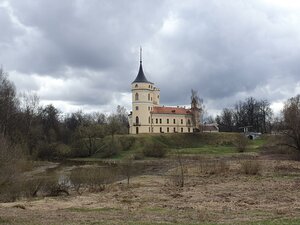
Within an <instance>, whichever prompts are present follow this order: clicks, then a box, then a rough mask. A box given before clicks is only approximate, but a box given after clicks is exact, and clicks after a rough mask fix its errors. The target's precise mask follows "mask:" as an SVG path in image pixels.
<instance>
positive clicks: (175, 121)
mask: <svg viewBox="0 0 300 225" xmlns="http://www.w3.org/2000/svg"><path fill="white" fill-rule="evenodd" d="M131 92H132V111H131V112H130V114H129V133H130V134H140V133H191V132H196V131H199V128H200V112H201V109H200V108H199V106H198V102H197V99H192V103H191V108H189V109H186V108H184V107H178V106H177V107H167V106H160V105H159V99H160V90H159V88H157V87H155V85H154V83H152V82H150V81H148V80H147V78H146V76H145V74H144V72H143V66H142V49H140V68H139V72H138V75H137V76H136V78H135V80H134V81H133V82H132V83H131Z"/></svg>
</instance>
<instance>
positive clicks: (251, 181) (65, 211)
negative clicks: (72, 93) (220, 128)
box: [0, 159, 300, 224]
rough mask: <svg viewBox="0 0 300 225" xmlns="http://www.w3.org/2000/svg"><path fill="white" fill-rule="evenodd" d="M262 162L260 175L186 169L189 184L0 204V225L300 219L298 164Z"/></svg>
mask: <svg viewBox="0 0 300 225" xmlns="http://www.w3.org/2000/svg"><path fill="white" fill-rule="evenodd" d="M256 160H259V161H260V163H261V165H262V169H261V172H260V173H261V174H260V175H244V174H242V173H241V169H240V164H239V161H238V160H230V161H227V165H229V168H228V170H227V171H225V172H224V173H223V172H222V173H221V172H220V173H217V172H212V171H208V173H205V172H203V171H202V172H199V168H198V164H197V163H192V164H188V166H187V167H188V168H187V175H186V184H185V187H183V188H178V187H175V186H174V185H173V183H172V179H170V178H169V175H170V174H171V173H172V171H167V172H165V173H164V175H163V176H155V175H142V176H138V177H135V178H133V179H132V180H131V185H130V187H129V188H128V187H127V185H126V184H125V181H124V182H123V181H122V182H117V183H114V184H112V185H109V186H108V187H107V189H106V190H105V191H103V192H100V193H84V194H83V195H82V196H77V195H75V193H74V194H72V195H71V196H69V197H55V198H50V197H47V198H42V199H33V200H26V201H19V202H14V203H2V204H0V224H120V223H123V224H128V223H129V222H132V223H133V224H141V222H142V221H143V222H152V223H154V222H169V223H201V222H214V223H228V224H234V223H240V222H243V221H259V220H270V219H276V218H300V192H299V188H300V163H299V162H295V161H285V160H280V161H276V160H269V159H256Z"/></svg>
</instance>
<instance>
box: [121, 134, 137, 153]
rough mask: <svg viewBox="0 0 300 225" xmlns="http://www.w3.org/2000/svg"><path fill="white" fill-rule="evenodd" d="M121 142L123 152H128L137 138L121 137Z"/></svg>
mask: <svg viewBox="0 0 300 225" xmlns="http://www.w3.org/2000/svg"><path fill="white" fill-rule="evenodd" d="M119 141H120V144H121V146H122V150H123V151H127V150H129V149H130V148H131V147H132V145H133V144H134V142H135V138H134V137H129V136H123V137H119Z"/></svg>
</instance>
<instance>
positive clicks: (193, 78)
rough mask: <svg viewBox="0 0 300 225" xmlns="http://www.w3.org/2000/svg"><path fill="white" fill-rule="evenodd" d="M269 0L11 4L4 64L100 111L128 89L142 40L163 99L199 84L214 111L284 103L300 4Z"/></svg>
mask: <svg viewBox="0 0 300 225" xmlns="http://www.w3.org/2000/svg"><path fill="white" fill-rule="evenodd" d="M271 2H272V1H268V0H255V1H246V0H245V1H242V0H228V1H221V0H219V1H204V0H203V1H198V0H197V1H196V0H187V1H168V0H166V1H159V0H157V1H125V0H118V1H104V0H101V1H98V0H90V1H84V0H76V1H74V0H72V1H71V0H66V1H59V0H51V1H50V0H45V1H36V0H22V1H19V0H11V1H4V4H3V5H2V6H1V7H0V27H1V28H2V27H3V28H2V31H4V34H3V35H1V36H0V46H1V48H2V51H1V52H0V56H1V58H0V60H1V61H0V63H3V64H4V66H5V68H7V70H8V71H14V72H13V73H14V76H13V77H14V78H17V77H22V79H16V80H14V81H15V82H16V84H17V86H18V88H20V89H22V88H23V89H26V88H27V87H29V85H28V82H27V84H26V85H25V83H24V82H22V80H24V77H28V79H32V83H34V84H35V87H36V86H39V87H40V88H37V89H38V91H37V92H38V93H39V94H40V95H41V98H42V99H44V100H48V101H49V100H53V101H54V100H56V101H57V100H59V101H66V104H69V103H71V104H73V105H91V106H96V105H98V106H99V108H101V106H103V105H109V104H110V103H111V102H118V101H119V100H120V99H119V98H120V94H121V93H126V92H127V93H128V94H129V93H130V83H131V81H132V80H133V79H134V78H135V76H136V74H137V70H138V48H139V45H140V44H141V45H143V47H144V51H143V52H144V54H143V55H144V58H143V59H144V60H143V62H144V69H145V73H146V76H147V78H148V79H149V80H151V81H152V82H155V84H156V85H157V86H158V87H160V88H161V97H162V99H161V101H162V102H161V103H162V104H172V105H178V104H188V103H189V96H190V89H191V88H193V89H196V90H198V92H199V94H200V95H201V97H203V98H204V100H205V101H206V102H207V103H208V105H209V106H210V107H211V108H212V109H221V108H222V107H226V106H230V105H232V104H233V103H234V101H236V100H239V99H240V98H243V97H247V96H250V95H252V96H255V97H257V98H266V99H269V100H270V101H277V100H282V99H285V98H288V97H290V96H289V95H293V94H295V92H296V91H297V88H299V86H300V84H299V78H298V76H299V70H300V66H299V65H300V64H299V61H300V53H299V52H300V51H299V50H300V32H299V29H298V27H299V26H300V14H299V10H300V7H299V8H296V7H295V8H294V7H289V8H286V7H281V5H278V4H276V2H278V1H275V2H274V3H273V2H272V4H271ZM287 2H290V1H287ZM281 4H283V3H281ZM297 9H299V10H298V11H297ZM2 33H3V32H2ZM116 96H117V97H116ZM128 97H129V96H128ZM128 101H129V102H128V103H125V104H127V105H126V106H130V97H129V98H128ZM119 103H120V104H124V102H119Z"/></svg>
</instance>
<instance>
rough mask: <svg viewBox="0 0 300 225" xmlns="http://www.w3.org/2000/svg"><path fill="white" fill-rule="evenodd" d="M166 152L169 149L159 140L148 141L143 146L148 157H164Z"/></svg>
mask: <svg viewBox="0 0 300 225" xmlns="http://www.w3.org/2000/svg"><path fill="white" fill-rule="evenodd" d="M166 153H167V149H166V148H165V146H164V145H163V144H161V143H159V142H148V143H145V145H144V146H143V154H144V156H147V157H155V158H162V157H164V156H165V155H166Z"/></svg>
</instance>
